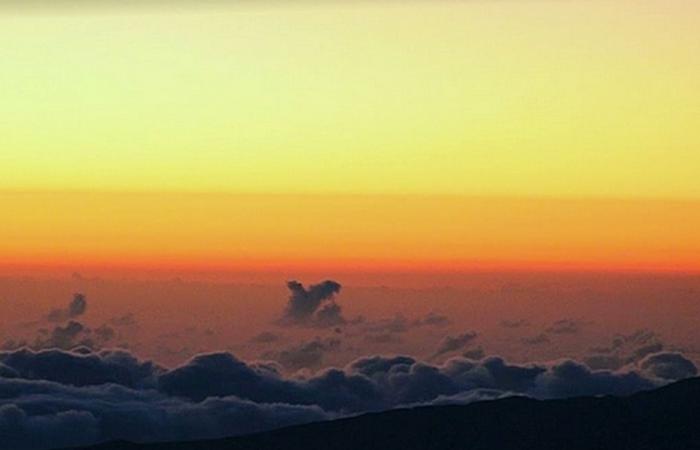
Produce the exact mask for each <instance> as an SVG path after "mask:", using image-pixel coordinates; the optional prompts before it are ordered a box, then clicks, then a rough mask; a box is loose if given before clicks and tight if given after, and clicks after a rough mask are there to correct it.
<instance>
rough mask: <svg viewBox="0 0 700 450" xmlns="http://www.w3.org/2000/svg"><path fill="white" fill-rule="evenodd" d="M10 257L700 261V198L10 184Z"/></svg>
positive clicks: (415, 265)
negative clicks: (117, 189)
mask: <svg viewBox="0 0 700 450" xmlns="http://www.w3.org/2000/svg"><path fill="white" fill-rule="evenodd" d="M0 209H2V210H3V211H10V212H11V214H8V215H6V216H5V218H4V220H3V221H1V222H0V236H2V239H1V240H0V252H1V253H2V255H3V266H4V267H6V268H10V267H15V268H17V267H22V266H25V267H29V266H45V267H51V266H62V267H68V268H70V267H75V268H76V270H78V269H80V268H82V269H83V270H86V269H89V268H93V269H94V268H96V267H103V268H104V267H110V266H111V267H122V268H129V267H131V268H149V269H151V270H153V269H155V270H158V269H182V270H185V271H188V270H238V271H248V270H253V271H255V270H262V271H266V270H290V271H294V270H303V271H314V272H316V271H318V272H323V271H324V270H325V271H337V270H339V269H343V270H349V271H353V270H356V271H364V270H366V271H375V272H376V271H412V270H418V271H437V272H441V271H460V270H475V269H476V270H483V269H486V270H488V269H499V270H500V269H517V270H528V269H545V268H546V269H552V268H559V269H603V270H674V271H697V270H698V269H700V235H698V233H697V230H698V229H700V203H699V202H695V201H668V200H629V199H628V200H603V199H597V200H596V199H547V198H540V199H533V198H505V197H488V198H477V197H460V196H390V195H372V196H369V195H365V196H362V195H355V196H351V195H228V194H182V193H161V194H156V193H100V192H89V193H88V192H70V193H66V192H63V193H37V192H31V193H19V192H15V193H8V192H4V193H1V194H0Z"/></svg>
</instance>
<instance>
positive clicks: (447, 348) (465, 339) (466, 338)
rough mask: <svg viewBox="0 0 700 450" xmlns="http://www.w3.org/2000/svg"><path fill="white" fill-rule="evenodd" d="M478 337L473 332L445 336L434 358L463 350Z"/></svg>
mask: <svg viewBox="0 0 700 450" xmlns="http://www.w3.org/2000/svg"><path fill="white" fill-rule="evenodd" d="M476 336H477V334H476V333H474V332H471V331H470V332H466V333H462V334H459V335H457V336H445V337H444V338H443V339H442V341H440V344H439V345H438V348H437V350H436V351H435V354H434V355H433V358H436V357H438V356H440V355H444V354H445V353H450V352H454V351H457V350H461V349H462V348H464V346H465V345H467V344H468V343H470V342H472V341H473V340H474V339H476Z"/></svg>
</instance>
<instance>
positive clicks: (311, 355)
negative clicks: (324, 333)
mask: <svg viewBox="0 0 700 450" xmlns="http://www.w3.org/2000/svg"><path fill="white" fill-rule="evenodd" d="M339 348H340V340H339V339H335V338H331V339H321V338H316V339H313V340H311V341H309V342H304V343H301V344H299V345H296V346H292V347H289V348H286V349H284V350H281V351H279V352H269V353H266V354H265V355H263V356H264V358H266V359H273V360H275V361H277V362H278V363H280V364H281V365H282V366H283V367H285V368H286V369H288V370H299V369H314V368H318V367H320V366H321V363H322V362H323V358H324V356H325V354H326V352H329V351H334V350H338V349H339Z"/></svg>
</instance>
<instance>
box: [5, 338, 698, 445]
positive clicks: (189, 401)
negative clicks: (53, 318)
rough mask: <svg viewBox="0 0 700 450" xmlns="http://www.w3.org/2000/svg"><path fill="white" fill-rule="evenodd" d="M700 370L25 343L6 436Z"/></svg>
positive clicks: (193, 426) (10, 361)
mask: <svg viewBox="0 0 700 450" xmlns="http://www.w3.org/2000/svg"><path fill="white" fill-rule="evenodd" d="M696 373H697V369H696V368H695V366H694V365H693V363H692V362H690V361H689V360H688V359H686V358H685V357H684V356H682V355H681V354H678V353H656V354H653V355H648V356H647V357H645V359H644V360H642V362H641V363H640V367H639V369H637V368H634V367H632V368H629V369H626V370H624V371H608V370H593V369H591V368H590V367H589V366H587V365H585V364H582V363H580V362H576V361H572V360H563V361H557V362H553V363H549V364H511V363H509V362H507V361H505V360H504V359H503V358H500V357H485V358H482V359H481V360H478V361H477V360H474V359H469V358H464V357H455V358H450V359H448V360H447V361H445V362H444V363H442V364H439V365H435V364H429V363H426V362H422V361H418V360H416V359H414V358H412V357H409V356H391V357H387V356H372V357H367V358H361V359H359V360H356V361H354V362H352V363H351V364H349V365H348V366H346V367H344V368H340V369H337V368H333V369H327V370H324V371H321V372H319V373H317V374H315V375H311V376H307V377H304V378H300V377H287V376H284V375H282V374H281V372H280V371H279V370H278V368H277V366H276V364H274V363H255V364H251V363H246V362H243V361H241V360H239V359H237V358H236V357H234V356H233V355H231V354H229V353H212V354H203V355H198V356H196V357H195V358H193V359H191V360H190V361H188V362H186V363H185V364H183V365H181V366H179V367H175V368H173V369H164V368H162V367H160V366H158V365H157V364H154V363H152V362H149V361H141V360H139V359H138V358H135V357H134V356H133V355H131V354H130V353H128V352H124V351H119V352H116V351H112V352H107V351H102V352H91V351H89V350H88V349H83V350H81V351H73V352H68V351H62V350H50V351H48V350H45V351H40V352H33V351H30V350H26V349H25V350H20V351H16V352H0V398H2V406H0V436H3V444H4V445H5V446H6V448H12V449H13V450H25V449H45V448H49V447H56V446H72V445H84V444H89V443H93V442H99V441H104V440H115V439H127V440H132V441H157V440H187V439H199V438H214V437H220V436H224V435H236V434H241V433H249V432H254V431H261V430H265V429H270V428H276V427H280V426H283V425H289V424H295V423H304V422H309V421H315V420H322V419H328V418H335V417H340V416H344V415H348V414H356V413H362V412H369V411H379V410H384V409H389V408H395V407H399V406H407V405H425V404H448V403H468V402H471V401H475V400H481V399H488V398H499V397H503V396H507V395H513V394H519V395H526V396H532V397H535V398H560V397H568V396H576V395H606V394H618V395H624V394H629V393H632V392H636V391H639V390H643V389H649V388H653V387H655V386H659V385H662V384H665V383H667V382H669V381H672V380H676V379H678V378H682V377H686V376H692V375H695V374H696ZM71 430H73V431H74V432H69V431H71Z"/></svg>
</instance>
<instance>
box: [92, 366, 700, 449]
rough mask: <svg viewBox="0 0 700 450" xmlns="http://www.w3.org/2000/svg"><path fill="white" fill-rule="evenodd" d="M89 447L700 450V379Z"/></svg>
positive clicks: (405, 410)
mask: <svg viewBox="0 0 700 450" xmlns="http://www.w3.org/2000/svg"><path fill="white" fill-rule="evenodd" d="M89 449H90V450H224V449H226V450H273V449H274V450H283V449H303V450H327V449H330V450H372V449H377V450H379V449H381V450H394V449H396V450H399V449H401V450H413V449H435V450H452V449H455V450H456V449H464V450H511V449H513V450H515V449H518V450H524V449H533V450H535V449H537V450H548V449H556V450H562V449H566V450H579V449H580V450H595V449H601V450H602V449H610V450H625V449H630V450H646V449H649V450H651V449H653V450H665V449H669V450H670V449H673V450H680V449H700V378H693V379H688V380H684V381H680V382H678V383H674V384H672V385H669V386H666V387H663V388H660V389H656V390H654V391H649V392H642V393H638V394H635V395H633V396H630V397H625V398H618V397H600V398H595V397H581V398H571V399H563V400H546V401H538V400H533V399H529V398H523V397H513V398H507V399H502V400H495V401H488V402H478V403H473V404H470V405H465V406H430V407H420V408H413V409H403V410H394V411H387V412H382V413H374V414H366V415H363V416H358V417H352V418H348V419H341V420H335V421H330V422H320V423H313V424H307V425H299V426H294V427H288V428H283V429H279V430H274V431H270V432H265V433H259V434H255V435H249V436H241V437H234V438H227V439H220V440H210V441H198V442H180V443H159V444H131V443H124V442H114V443H107V444H102V445H98V446H93V447H89ZM83 450H85V449H83Z"/></svg>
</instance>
